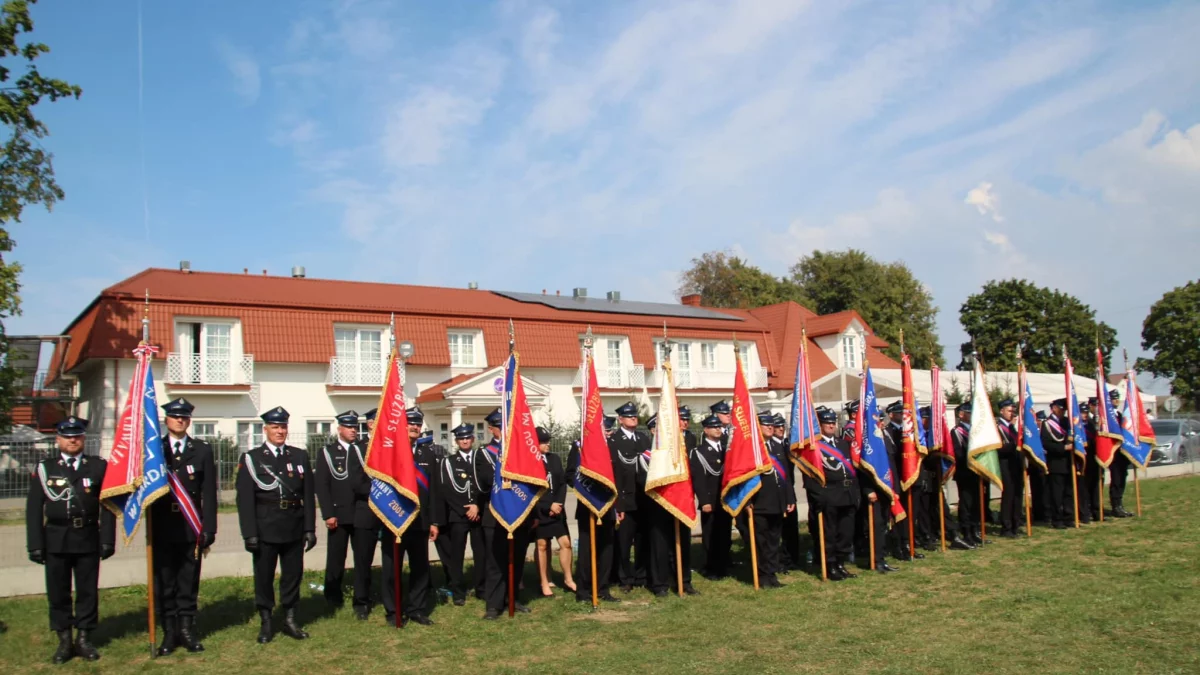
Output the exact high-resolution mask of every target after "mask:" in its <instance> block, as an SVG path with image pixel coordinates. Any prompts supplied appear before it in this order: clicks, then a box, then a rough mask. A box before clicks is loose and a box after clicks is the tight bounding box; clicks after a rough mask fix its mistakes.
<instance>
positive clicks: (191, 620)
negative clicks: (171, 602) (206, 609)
mask: <svg viewBox="0 0 1200 675" xmlns="http://www.w3.org/2000/svg"><path fill="white" fill-rule="evenodd" d="M179 641H180V642H181V643H183V646H184V648H185V649H187V650H188V651H189V652H191V653H192V654H199V653H200V652H202V651H204V645H202V644H200V639H199V638H198V637H196V619H195V617H191V616H185V617H181V618H180V619H179Z"/></svg>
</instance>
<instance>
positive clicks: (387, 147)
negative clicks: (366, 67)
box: [383, 89, 491, 166]
mask: <svg viewBox="0 0 1200 675" xmlns="http://www.w3.org/2000/svg"><path fill="white" fill-rule="evenodd" d="M490 104H491V102H490V101H488V100H483V101H480V100H474V99H471V98H468V97H466V96H460V95H458V94H455V93H453V92H451V91H447V90H444V89H426V90H424V91H421V92H419V93H417V94H416V95H414V96H413V97H411V98H409V99H408V100H406V101H404V102H403V103H401V104H399V105H398V106H397V108H396V110H395V111H394V112H393V114H392V115H391V117H390V119H389V120H388V123H387V126H386V128H385V130H384V135H383V147H384V153H385V155H386V156H387V159H388V161H389V162H391V163H392V164H394V165H396V166H429V165H433V164H438V163H439V162H441V161H442V159H443V157H444V155H445V153H446V152H447V150H448V149H449V147H450V146H451V145H452V144H453V143H454V142H455V140H456V139H455V133H456V132H458V131H460V130H462V129H463V128H465V127H471V126H474V125H475V124H478V123H479V120H480V118H481V117H482V116H483V112H484V110H486V109H487V107H488V106H489V105H490Z"/></svg>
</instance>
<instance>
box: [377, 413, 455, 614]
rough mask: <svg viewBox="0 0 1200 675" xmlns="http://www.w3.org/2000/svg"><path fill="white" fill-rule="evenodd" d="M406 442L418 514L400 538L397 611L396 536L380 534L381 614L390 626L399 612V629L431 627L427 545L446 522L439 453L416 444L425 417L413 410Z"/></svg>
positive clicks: (430, 446)
mask: <svg viewBox="0 0 1200 675" xmlns="http://www.w3.org/2000/svg"><path fill="white" fill-rule="evenodd" d="M405 417H406V421H407V422H408V440H409V443H411V444H412V449H413V464H414V465H415V467H416V470H417V471H416V472H417V496H418V497H419V498H420V510H419V512H418V513H417V517H416V518H415V519H414V520H413V522H412V523H411V524H410V525H409V526H408V529H407V530H405V531H404V536H402V537H400V546H399V556H400V565H401V568H402V570H401V571H402V573H403V566H404V556H406V555H407V556H408V585H406V586H405V587H404V593H403V598H404V606H403V607H396V555H397V550H396V548H397V547H396V546H395V543H396V536H395V535H394V534H393V533H392V531H391V530H390V529H388V528H387V527H384V528H382V530H381V531H380V542H381V543H380V545H381V546H382V547H383V548H382V550H381V560H380V562H381V564H382V567H383V569H382V572H383V574H382V576H383V610H384V612H385V613H386V615H387V623H388V625H389V626H394V625H396V611H397V610H399V611H400V622H401V625H405V624H407V623H408V622H409V621H412V622H414V623H419V624H421V625H422V626H432V625H433V619H430V618H429V614H428V611H429V605H428V602H427V601H428V597H429V542H431V541H434V540H436V539H437V536H438V528H439V527H440V526H441V524H442V523H444V522H445V521H446V518H445V505H444V504H443V503H442V499H441V496H440V495H439V494H438V483H437V476H438V471H440V470H441V459H442V456H441V452H439V451H438V450H436V449H435V448H434V447H433V444H432V443H424V444H421V445H418V444H417V439H418V437H420V436H421V427H422V426H423V425H424V424H425V414H424V413H422V412H421V411H420V409H418V408H416V407H413V408H409V409H408V410H407V411H405Z"/></svg>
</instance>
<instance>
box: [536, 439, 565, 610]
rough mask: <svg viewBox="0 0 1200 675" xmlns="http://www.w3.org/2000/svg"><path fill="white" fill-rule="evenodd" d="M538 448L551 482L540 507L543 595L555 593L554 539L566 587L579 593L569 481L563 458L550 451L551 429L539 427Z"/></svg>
mask: <svg viewBox="0 0 1200 675" xmlns="http://www.w3.org/2000/svg"><path fill="white" fill-rule="evenodd" d="M537 436H538V449H539V450H540V451H541V453H542V461H543V462H545V463H546V479H547V481H548V482H549V483H550V485H549V487H548V488H547V489H546V491H545V492H543V493H542V498H541V499H540V500H539V501H538V505H537V507H536V510H537V519H538V524H537V533H536V534H537V567H538V575H539V577H540V579H541V582H542V597H547V598H548V597H551V596H553V595H554V592H553V590H552V589H553V588H554V584H553V583H551V581H550V542H551V540H554V541H557V542H558V561H559V564H561V565H562V569H563V586H564V587H566V588H568V589H570V591H571V592H572V593H574V592H575V581H574V579H572V578H571V570H572V569H573V567H572V565H571V532H570V530H568V529H567V514H566V511H564V510H563V504H564V503H565V502H566V500H567V480H566V474H565V473H564V472H563V464H562V458H561V457H559V456H558V455H555V454H553V453H551V452H550V432H549V431H547V430H546V429H544V428H542V427H538V428H537Z"/></svg>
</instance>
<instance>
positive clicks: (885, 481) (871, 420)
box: [859, 368, 920, 499]
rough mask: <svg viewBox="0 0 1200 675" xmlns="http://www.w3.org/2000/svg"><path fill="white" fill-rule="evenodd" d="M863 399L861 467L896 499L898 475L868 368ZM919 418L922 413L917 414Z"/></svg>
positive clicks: (885, 491)
mask: <svg viewBox="0 0 1200 675" xmlns="http://www.w3.org/2000/svg"><path fill="white" fill-rule="evenodd" d="M865 377H866V378H867V382H866V385H865V386H864V389H865V394H864V396H865V400H864V401H863V404H862V405H863V409H864V410H863V427H864V428H863V429H860V430H859V434H861V435H862V450H860V451H859V454H860V457H859V468H860V469H862V470H864V471H866V472H868V473H870V474H871V475H872V476H873V477H874V478H875V483H876V484H877V485H878V486H879V488H880V489H881V490H883V492H884V493H885V494H887V496H888V497H890V498H892V499H895V494H896V477H895V476H894V475H892V463H891V462H890V461H888V453H887V445H886V444H885V443H884V440H883V431H882V430H880V428H879V425H878V423H877V422H878V420H879V402H878V401H877V400H876V398H875V378H873V377H872V376H871V369H870V368H868V369H867V372H866V375H865ZM917 417H918V418H919V417H920V415H918V416H917Z"/></svg>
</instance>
